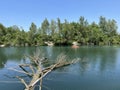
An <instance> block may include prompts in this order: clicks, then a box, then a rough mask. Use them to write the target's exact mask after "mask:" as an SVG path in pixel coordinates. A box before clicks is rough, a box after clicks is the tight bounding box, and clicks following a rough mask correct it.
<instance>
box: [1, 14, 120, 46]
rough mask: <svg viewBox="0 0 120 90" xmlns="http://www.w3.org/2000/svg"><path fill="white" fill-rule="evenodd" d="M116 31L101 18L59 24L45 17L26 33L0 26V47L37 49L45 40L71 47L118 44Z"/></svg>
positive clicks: (119, 37)
mask: <svg viewBox="0 0 120 90" xmlns="http://www.w3.org/2000/svg"><path fill="white" fill-rule="evenodd" d="M117 30H118V26H117V22H116V21H115V20H114V19H106V17H103V16H100V17H99V22H98V23H96V22H94V21H93V22H92V23H89V22H88V21H87V19H85V17H83V16H80V18H79V19H78V21H77V22H75V21H73V22H68V21H67V20H66V19H65V20H64V22H61V20H60V18H57V20H51V21H48V19H47V18H45V19H44V20H43V22H42V23H41V25H40V27H37V26H36V25H35V23H34V22H32V23H31V25H30V27H29V30H28V31H26V30H24V29H23V28H19V27H18V26H17V25H13V26H10V27H6V26H4V25H3V24H2V23H0V45H5V46H41V45H45V42H48V41H50V42H53V43H54V44H55V45H71V44H72V42H74V41H76V42H78V43H79V44H80V45H93V46H94V45H97V46H104V45H106V46H110V45H120V34H119V33H118V31H117Z"/></svg>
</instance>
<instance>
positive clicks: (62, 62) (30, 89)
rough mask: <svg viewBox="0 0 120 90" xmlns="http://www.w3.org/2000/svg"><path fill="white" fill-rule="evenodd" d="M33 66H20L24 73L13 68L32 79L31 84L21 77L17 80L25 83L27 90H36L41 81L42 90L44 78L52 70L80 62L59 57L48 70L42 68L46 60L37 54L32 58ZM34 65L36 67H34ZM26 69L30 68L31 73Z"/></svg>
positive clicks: (62, 56)
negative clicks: (35, 87)
mask: <svg viewBox="0 0 120 90" xmlns="http://www.w3.org/2000/svg"><path fill="white" fill-rule="evenodd" d="M30 59H31V61H32V64H31V63H30V64H21V65H19V67H20V68H21V69H22V71H20V70H17V69H14V68H11V69H12V70H14V71H17V72H20V73H24V74H26V75H28V76H30V77H31V81H30V82H29V83H26V82H25V80H24V79H22V78H21V77H19V76H17V78H18V79H19V80H20V81H21V83H23V84H24V85H25V90H34V86H35V85H36V83H37V82H38V81H40V89H39V90H41V88H42V78H43V77H45V76H46V75H47V74H48V73H50V72H51V71H52V70H54V69H57V68H60V67H63V66H66V65H70V64H73V63H76V62H77V61H78V60H73V61H66V60H67V58H66V55H63V54H61V55H59V56H58V58H57V60H56V63H55V64H53V65H50V66H48V67H46V68H43V67H42V63H43V62H44V61H45V59H46V58H43V57H40V55H39V54H38V53H37V54H35V56H33V57H30ZM33 64H34V65H33ZM26 67H28V68H29V69H30V70H31V72H30V71H27V70H26Z"/></svg>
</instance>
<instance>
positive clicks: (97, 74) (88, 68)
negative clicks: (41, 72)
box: [0, 47, 120, 90]
mask: <svg viewBox="0 0 120 90" xmlns="http://www.w3.org/2000/svg"><path fill="white" fill-rule="evenodd" d="M38 49H40V50H41V51H42V52H44V53H45V56H46V57H47V58H48V60H49V61H54V60H55V59H56V57H57V55H59V54H60V53H64V54H67V55H68V57H69V60H72V59H73V58H81V60H82V61H80V62H78V63H77V64H74V65H70V66H67V67H63V68H60V69H57V70H55V71H53V72H51V73H50V74H48V75H47V76H46V77H45V78H44V80H43V89H42V90H120V48H119V47H80V48H78V49H73V48H71V47H6V48H0V90H23V89H24V85H22V84H21V83H19V82H18V80H17V79H15V78H12V77H14V76H16V75H20V73H17V72H14V71H11V70H9V69H8V68H9V67H17V65H18V64H20V63H25V62H27V61H29V60H25V59H24V57H23V56H24V55H32V54H33V52H35V51H36V50H38ZM5 81H7V82H5ZM37 88H38V86H37V85H36V90H38V89H37Z"/></svg>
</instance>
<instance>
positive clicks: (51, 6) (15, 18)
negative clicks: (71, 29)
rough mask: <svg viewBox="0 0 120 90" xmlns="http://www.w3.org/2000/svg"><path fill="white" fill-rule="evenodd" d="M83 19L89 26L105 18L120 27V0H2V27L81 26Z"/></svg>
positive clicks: (0, 13) (0, 11)
mask: <svg viewBox="0 0 120 90" xmlns="http://www.w3.org/2000/svg"><path fill="white" fill-rule="evenodd" d="M80 16H84V17H85V18H86V19H87V20H88V21H89V22H92V21H95V22H98V21H99V17H100V16H104V17H106V18H107V19H115V20H116V21H117V24H118V26H120V0H0V23H2V24H3V25H5V26H12V25H17V26H19V27H23V28H24V29H25V30H28V29H29V26H30V24H31V22H34V23H35V24H36V25H37V26H38V27H39V26H40V25H41V22H42V21H43V20H44V19H45V18H47V19H48V20H49V21H50V20H51V19H54V20H56V19H57V18H58V17H59V18H60V19H61V20H62V21H63V20H64V19H67V20H68V21H76V22H77V21H78V20H79V17H80ZM118 31H119V32H120V27H119V28H118Z"/></svg>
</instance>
